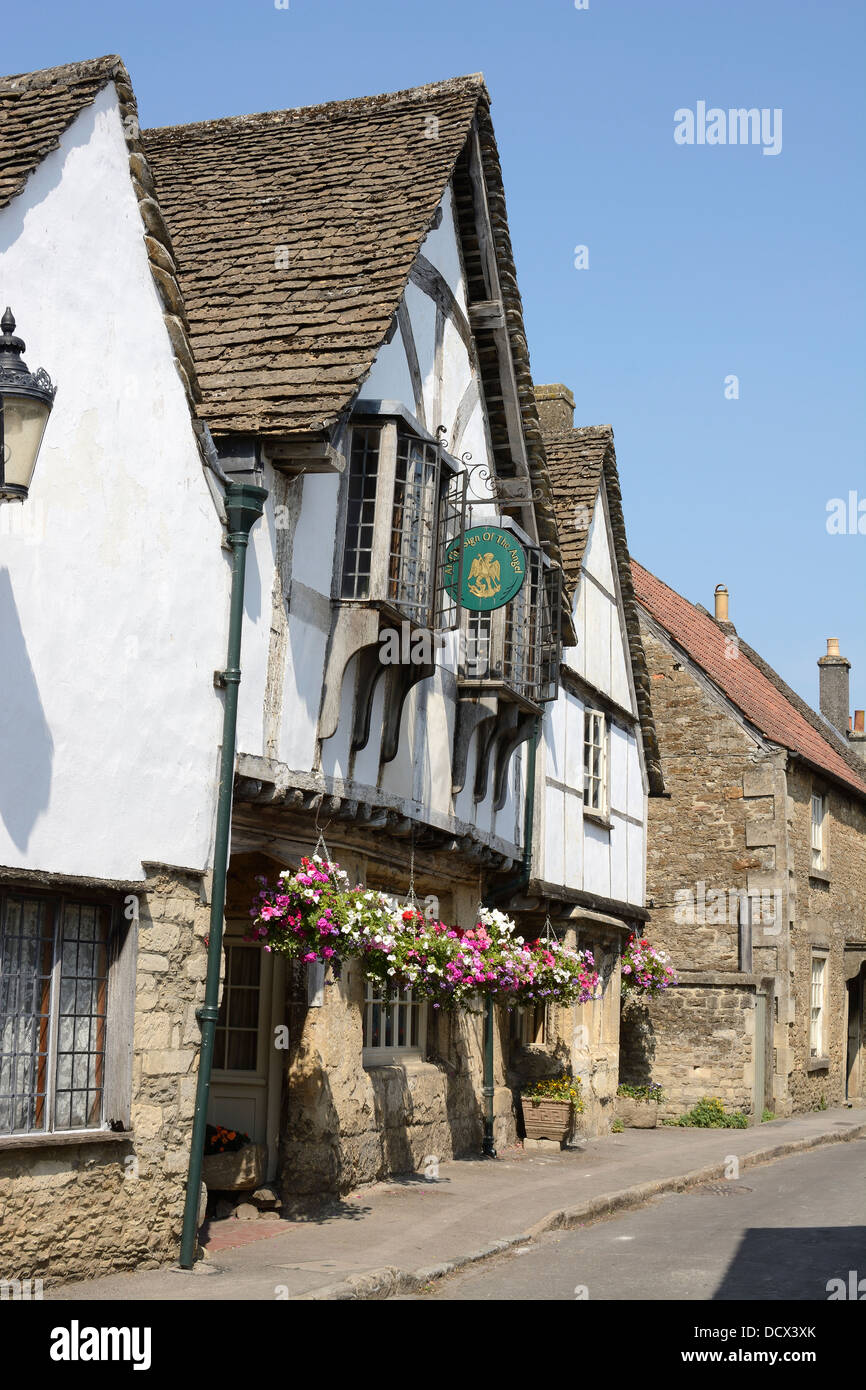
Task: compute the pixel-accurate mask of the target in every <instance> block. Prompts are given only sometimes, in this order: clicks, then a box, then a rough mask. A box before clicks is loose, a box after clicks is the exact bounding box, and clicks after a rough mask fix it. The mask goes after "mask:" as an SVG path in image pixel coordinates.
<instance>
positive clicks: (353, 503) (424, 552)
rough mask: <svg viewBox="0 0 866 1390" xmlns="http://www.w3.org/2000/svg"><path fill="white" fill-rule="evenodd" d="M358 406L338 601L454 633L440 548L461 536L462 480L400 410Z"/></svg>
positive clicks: (455, 609)
mask: <svg viewBox="0 0 866 1390" xmlns="http://www.w3.org/2000/svg"><path fill="white" fill-rule="evenodd" d="M387 409H388V407H387V406H386V405H384V404H383V403H382V402H362V403H361V404H360V405H359V407H358V410H357V411H356V414H355V416H354V417H353V425H352V430H351V440H350V447H349V460H348V468H347V473H348V478H347V483H346V505H345V529H344V540H343V550H342V562H341V576H340V585H339V595H340V597H341V598H342V599H343V600H345V601H348V602H362V603H369V604H372V605H375V606H377V607H379V608H381V609H383V610H384V611H385V613H386V614H390V616H391V618H392V619H393V620H396V621H400V620H402V619H406V620H408V621H409V622H410V623H412V624H414V625H415V626H418V627H432V628H438V629H440V630H442V629H448V628H453V627H455V626H457V624H458V622H459V614H460V608H459V601H458V600H456V599H454V598H452V597H450V595H449V594H448V592H447V591H446V589H445V585H444V582H443V569H444V554H445V550H446V547H447V546H448V545H449V544H450V543H451V542H452V541H453V540H455V539H457V537H458V536H459V535H460V534H461V532H462V530H463V527H464V514H465V507H466V500H465V499H466V475H465V473H464V472H461V471H460V469H459V466H458V464H457V463H456V461H455V460H454V459H452V458H451V457H450V455H448V454H447V453H446V451H445V450H444V448H443V447H442V445H441V444H440V443H438V442H437V441H436V440H435V439H433V438H432V436H430V435H427V434H426V432H424V431H422V430H421V427H420V426H418V425H417V424H416V423H414V422H410V417H408V416H407V415H406V413H405V412H402V411H399V410H398V409H397V408H396V407H395V408H394V414H393V416H388V415H387Z"/></svg>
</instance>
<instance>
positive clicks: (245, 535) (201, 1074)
mask: <svg viewBox="0 0 866 1390" xmlns="http://www.w3.org/2000/svg"><path fill="white" fill-rule="evenodd" d="M267 495H268V493H267V489H266V488H263V487H256V486H255V484H253V483H229V484H228V486H227V488H226V516H227V518H228V541H229V545H230V546H231V548H232V589H231V608H230V616H229V636H228V653H227V660H226V668H225V670H224V671H223V672H222V682H221V683H222V685H223V686H224V688H225V706H224V709H223V735H222V748H221V750H220V772H219V791H218V798H217V816H216V835H215V840H214V856H213V886H212V889H211V904H210V935H209V937H208V948H207V978H206V982H205V995H204V1004H203V1005H202V1007H201V1008H200V1009H197V1010H196V1017H197V1018H198V1020H199V1022H200V1023H201V1048H200V1050H199V1063H198V1077H197V1080H196V1092H195V1115H194V1117H193V1122H192V1141H191V1147H190V1154H189V1169H188V1172H187V1182H186V1200H185V1204H184V1212H183V1232H182V1235H181V1242H180V1264H181V1268H183V1269H192V1267H193V1264H194V1262H195V1251H196V1237H197V1234H198V1205H199V1195H200V1192H201V1166H202V1159H203V1157H204V1141H205V1127H206V1123H207V1108H208V1099H209V1095H210V1078H211V1070H212V1067H213V1051H214V1035H215V1033H216V1023H217V1018H218V1016H219V989H220V968H221V965H222V941H223V914H224V912H225V901H226V873H227V870H228V861H229V847H230V842H231V820H232V792H233V788H234V773H235V737H236V733H237V719H238V687H239V685H240V680H241V634H242V631H243V619H244V581H245V578H246V561H247V545H248V543H249V536H250V531H251V530H252V527H253V525H254V523H255V522H256V521H257V520H258V518H259V517H260V516H261V515H262V511H263V509H264V504H265V498H266V497H267Z"/></svg>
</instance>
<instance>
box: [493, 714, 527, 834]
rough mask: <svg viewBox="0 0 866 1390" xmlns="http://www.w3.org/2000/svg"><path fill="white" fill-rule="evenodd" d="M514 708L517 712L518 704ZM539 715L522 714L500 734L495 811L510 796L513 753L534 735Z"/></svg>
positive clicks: (499, 808)
mask: <svg viewBox="0 0 866 1390" xmlns="http://www.w3.org/2000/svg"><path fill="white" fill-rule="evenodd" d="M514 709H515V713H517V707H516V706H514ZM537 717H538V716H537V715H535V714H523V715H520V717H519V718H518V720H517V724H516V726H515V727H514V728H513V729H512V730H510V731H508V732H505V733H502V734H500V735H499V738H498V740H497V746H496V776H495V778H494V782H493V787H494V799H493V809H494V811H501V810H502V808H503V806H504V805H505V802H506V799H507V797H508V780H507V779H508V764H509V763H510V762H511V755H512V753H513V752H514V751H515V749H516V748H519V747H520V744H521V743H525V742H526V740H527V739H528V738H531V737H532V735H533V734H534V732H535V722H536V719H537Z"/></svg>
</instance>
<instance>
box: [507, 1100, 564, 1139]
mask: <svg viewBox="0 0 866 1390" xmlns="http://www.w3.org/2000/svg"><path fill="white" fill-rule="evenodd" d="M520 1103H521V1106H522V1108H523V1123H524V1126H525V1129H526V1137H527V1139H555V1140H557V1141H558V1142H559V1143H560V1144H561V1143H562V1141H563V1140H564V1139H567V1138H568V1136H569V1134H570V1133H571V1126H572V1122H573V1119H574V1109H573V1107H572V1103H571V1101H570V1100H554V1099H553V1097H551V1096H540V1097H539V1098H538V1099H535V1098H533V1097H531V1096H521V1097H520Z"/></svg>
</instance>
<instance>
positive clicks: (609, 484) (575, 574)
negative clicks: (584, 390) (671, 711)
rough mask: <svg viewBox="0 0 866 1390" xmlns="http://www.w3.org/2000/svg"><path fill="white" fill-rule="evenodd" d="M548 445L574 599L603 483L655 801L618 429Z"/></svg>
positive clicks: (590, 428)
mask: <svg viewBox="0 0 866 1390" xmlns="http://www.w3.org/2000/svg"><path fill="white" fill-rule="evenodd" d="M544 445H545V452H546V454H547V469H548V473H549V475H550V484H551V488H552V491H553V505H554V509H555V512H556V522H557V528H558V531H559V544H560V553H561V555H562V569H563V574H564V578H565V584H566V587H567V589H568V591H569V593H570V594H571V595H573V594H574V593H575V591H576V589H577V584H578V580H579V579H580V571H581V566H582V564H583V556H584V552H585V551H586V541H587V537H588V535H589V528H590V524H591V522H592V514H593V509H594V507H595V502H596V498H597V496H598V491H599V488H600V486H601V483H602V480H604V484H605V491H606V494H607V501H608V508H609V511H610V525H611V531H612V534H613V546H614V559H615V561H616V567H617V573H618V575H619V584H620V591H621V593H622V603H623V611H624V615H625V624H626V632H627V634H628V645H629V654H630V657H631V668H632V676H633V678H634V683H635V695H636V698H637V707H638V715H639V718H640V723H641V734H642V738H643V745H644V760H645V762H646V766H647V775H648V778H649V783H650V791H651V792H652V794H653V795H654V796H661V795H662V793H663V792H664V781H663V778H662V768H661V757H660V755H659V746H658V738H657V735H656V728H655V721H654V719H653V712H652V700H651V697H650V679H649V671H648V670H647V664H646V653H645V652H644V648H643V641H642V639H641V633H640V621H639V619H638V612H637V605H636V602H635V596H634V587H633V584H632V576H631V567H630V557H629V553H628V538H627V536H626V530H625V516H624V514H623V507H622V492H621V491H620V483H619V472H618V470H617V466H616V451H615V449H614V444H613V429H612V427H611V426H610V425H587V426H583V427H582V428H578V429H570V430H561V431H557V432H556V433H550V434H545V436H544Z"/></svg>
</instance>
